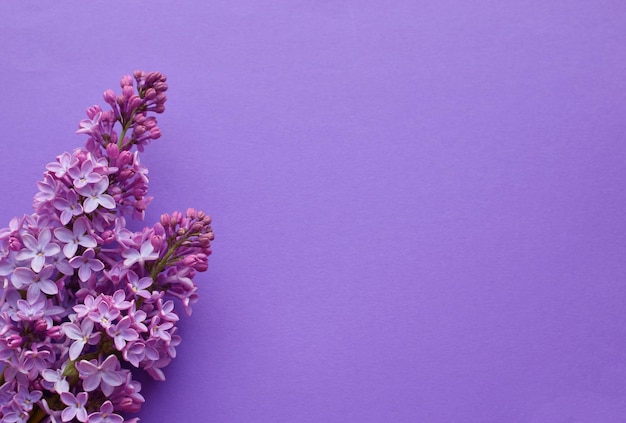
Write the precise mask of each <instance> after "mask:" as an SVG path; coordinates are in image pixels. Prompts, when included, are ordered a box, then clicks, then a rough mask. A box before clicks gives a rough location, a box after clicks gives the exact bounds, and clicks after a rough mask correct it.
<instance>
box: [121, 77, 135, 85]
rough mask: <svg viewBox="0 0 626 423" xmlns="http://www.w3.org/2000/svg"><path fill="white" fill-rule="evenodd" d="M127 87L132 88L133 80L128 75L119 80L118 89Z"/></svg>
mask: <svg viewBox="0 0 626 423" xmlns="http://www.w3.org/2000/svg"><path fill="white" fill-rule="evenodd" d="M128 86H130V87H131V88H132V86H133V78H132V77H131V76H130V75H124V76H123V77H122V79H120V87H122V88H126V87H128Z"/></svg>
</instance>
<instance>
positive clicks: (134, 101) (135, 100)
mask: <svg viewBox="0 0 626 423" xmlns="http://www.w3.org/2000/svg"><path fill="white" fill-rule="evenodd" d="M142 103H143V100H142V99H140V98H139V97H137V96H136V95H135V96H132V97H131V98H130V99H129V100H128V108H129V109H131V110H135V109H136V108H138V107H139V106H141V104H142Z"/></svg>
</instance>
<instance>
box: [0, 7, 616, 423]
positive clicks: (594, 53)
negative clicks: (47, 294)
mask: <svg viewBox="0 0 626 423" xmlns="http://www.w3.org/2000/svg"><path fill="white" fill-rule="evenodd" d="M0 16H1V17H2V24H0V57H2V59H1V60H0V75H1V78H0V92H1V93H2V95H1V96H0V126H1V127H2V132H1V138H2V148H3V150H2V155H1V156H0V180H1V181H3V184H2V190H1V191H0V199H1V201H2V205H3V206H2V208H1V210H0V221H1V222H5V223H6V222H8V220H9V219H10V218H11V217H12V216H14V215H21V214H23V213H27V212H30V210H31V198H32V194H33V193H34V189H35V182H36V181H37V180H39V179H40V177H41V174H42V172H43V168H44V165H45V164H46V163H47V162H49V161H50V160H52V159H53V158H54V157H55V156H56V155H57V154H59V153H61V152H62V151H64V150H68V149H72V148H74V147H75V146H78V145H80V144H81V143H82V142H83V140H84V139H83V138H82V137H80V136H78V135H73V133H74V131H75V130H76V128H77V122H78V121H79V120H80V119H82V118H83V113H84V109H85V107H87V106H89V105H92V104H95V103H101V102H102V100H101V93H102V92H103V91H104V90H105V89H106V88H109V87H111V86H116V85H117V81H118V80H119V77H120V76H121V75H122V74H127V73H130V72H132V71H133V70H134V69H136V68H141V69H146V70H161V71H162V72H164V73H166V74H167V75H168V77H169V83H170V95H169V101H168V103H167V105H168V106H169V107H168V110H167V112H166V114H164V115H163V116H162V118H161V120H160V121H161V124H162V129H163V133H164V136H163V138H162V139H161V140H159V141H158V142H156V143H154V144H153V145H152V146H150V148H149V150H148V151H147V152H146V154H145V156H144V159H143V162H144V163H146V164H147V165H148V166H149V168H150V175H151V184H152V185H151V190H152V191H151V193H152V195H154V196H155V201H154V202H153V203H152V205H151V208H150V210H149V213H148V217H147V221H148V222H149V223H151V222H154V221H155V220H156V219H157V218H158V216H159V215H160V214H161V213H163V212H170V211H172V210H175V209H185V208H187V207H189V206H195V207H197V208H201V209H204V210H206V211H208V212H210V213H211V214H212V215H213V217H214V222H215V224H214V229H215V232H216V235H217V239H216V242H215V248H214V251H215V253H214V256H213V257H212V261H211V266H210V270H209V272H208V273H207V274H203V275H202V276H201V277H200V278H199V283H200V284H201V291H200V294H201V301H200V302H199V303H198V304H197V306H196V307H195V310H194V314H193V316H192V317H191V318H188V319H185V320H184V322H183V323H182V324H181V326H182V335H183V338H184V339H183V344H182V345H181V347H180V349H179V356H178V358H177V359H176V361H175V362H174V363H173V364H172V365H171V366H170V367H168V368H167V370H166V376H167V378H168V380H167V382H165V383H153V382H147V383H146V384H145V385H144V390H143V393H144V394H145V396H146V398H147V402H146V404H145V405H144V409H143V411H142V412H141V413H140V417H141V418H142V421H144V422H175V421H182V422H192V421H193V422H209V421H211V422H222V423H224V422H316V423H318V422H435V423H439V422H441V423H448V422H464V423H500V422H504V423H517V422H529V423H544V422H565V421H568V422H570V421H571V422H603V423H606V422H626V325H625V324H624V317H626V311H625V305H626V264H625V263H626V262H625V260H624V257H625V256H626V236H625V229H626V228H625V225H624V217H625V215H624V206H626V190H625V189H624V187H625V185H626V181H625V176H626V168H625V164H626V142H625V141H626V49H624V46H625V45H626V30H625V28H626V3H624V2H623V1H622V0H613V1H610V0H606V1H603V0H594V1H582V0H556V1H545V0H514V1H503V2H495V1H487V0H484V1H463V0H432V1H426V0H419V1H418V0H413V1H409V0H406V1H401V0H398V1H380V0H377V1H354V0H342V1H339V0H338V1H308V2H307V1H284V0H279V1H277V0H274V1H261V0H246V1H242V0H228V1H223V0H222V1H214V0H211V1H195V2H173V1H172V2H165V1H151V2H122V1H108V2H102V4H101V5H97V4H91V3H90V2H83V1H76V0H75V1H64V2H57V3H55V4H52V3H50V4H48V3H41V2H35V1H21V2H17V1H15V2H2V3H0ZM5 223H3V225H4V224H5Z"/></svg>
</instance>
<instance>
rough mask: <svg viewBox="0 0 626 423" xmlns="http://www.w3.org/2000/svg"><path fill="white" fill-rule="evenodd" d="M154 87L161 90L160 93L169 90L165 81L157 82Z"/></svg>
mask: <svg viewBox="0 0 626 423" xmlns="http://www.w3.org/2000/svg"><path fill="white" fill-rule="evenodd" d="M153 87H154V89H155V90H157V91H159V95H160V94H161V93H162V92H164V91H167V84H166V83H165V82H160V81H159V82H155V83H154V85H153Z"/></svg>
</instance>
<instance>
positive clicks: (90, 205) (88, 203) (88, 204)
mask: <svg viewBox="0 0 626 423" xmlns="http://www.w3.org/2000/svg"><path fill="white" fill-rule="evenodd" d="M83 208H84V210H85V213H91V212H92V211H94V210H95V209H97V208H98V200H95V199H93V198H92V197H88V198H87V199H86V200H85V202H84V203H83Z"/></svg>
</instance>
